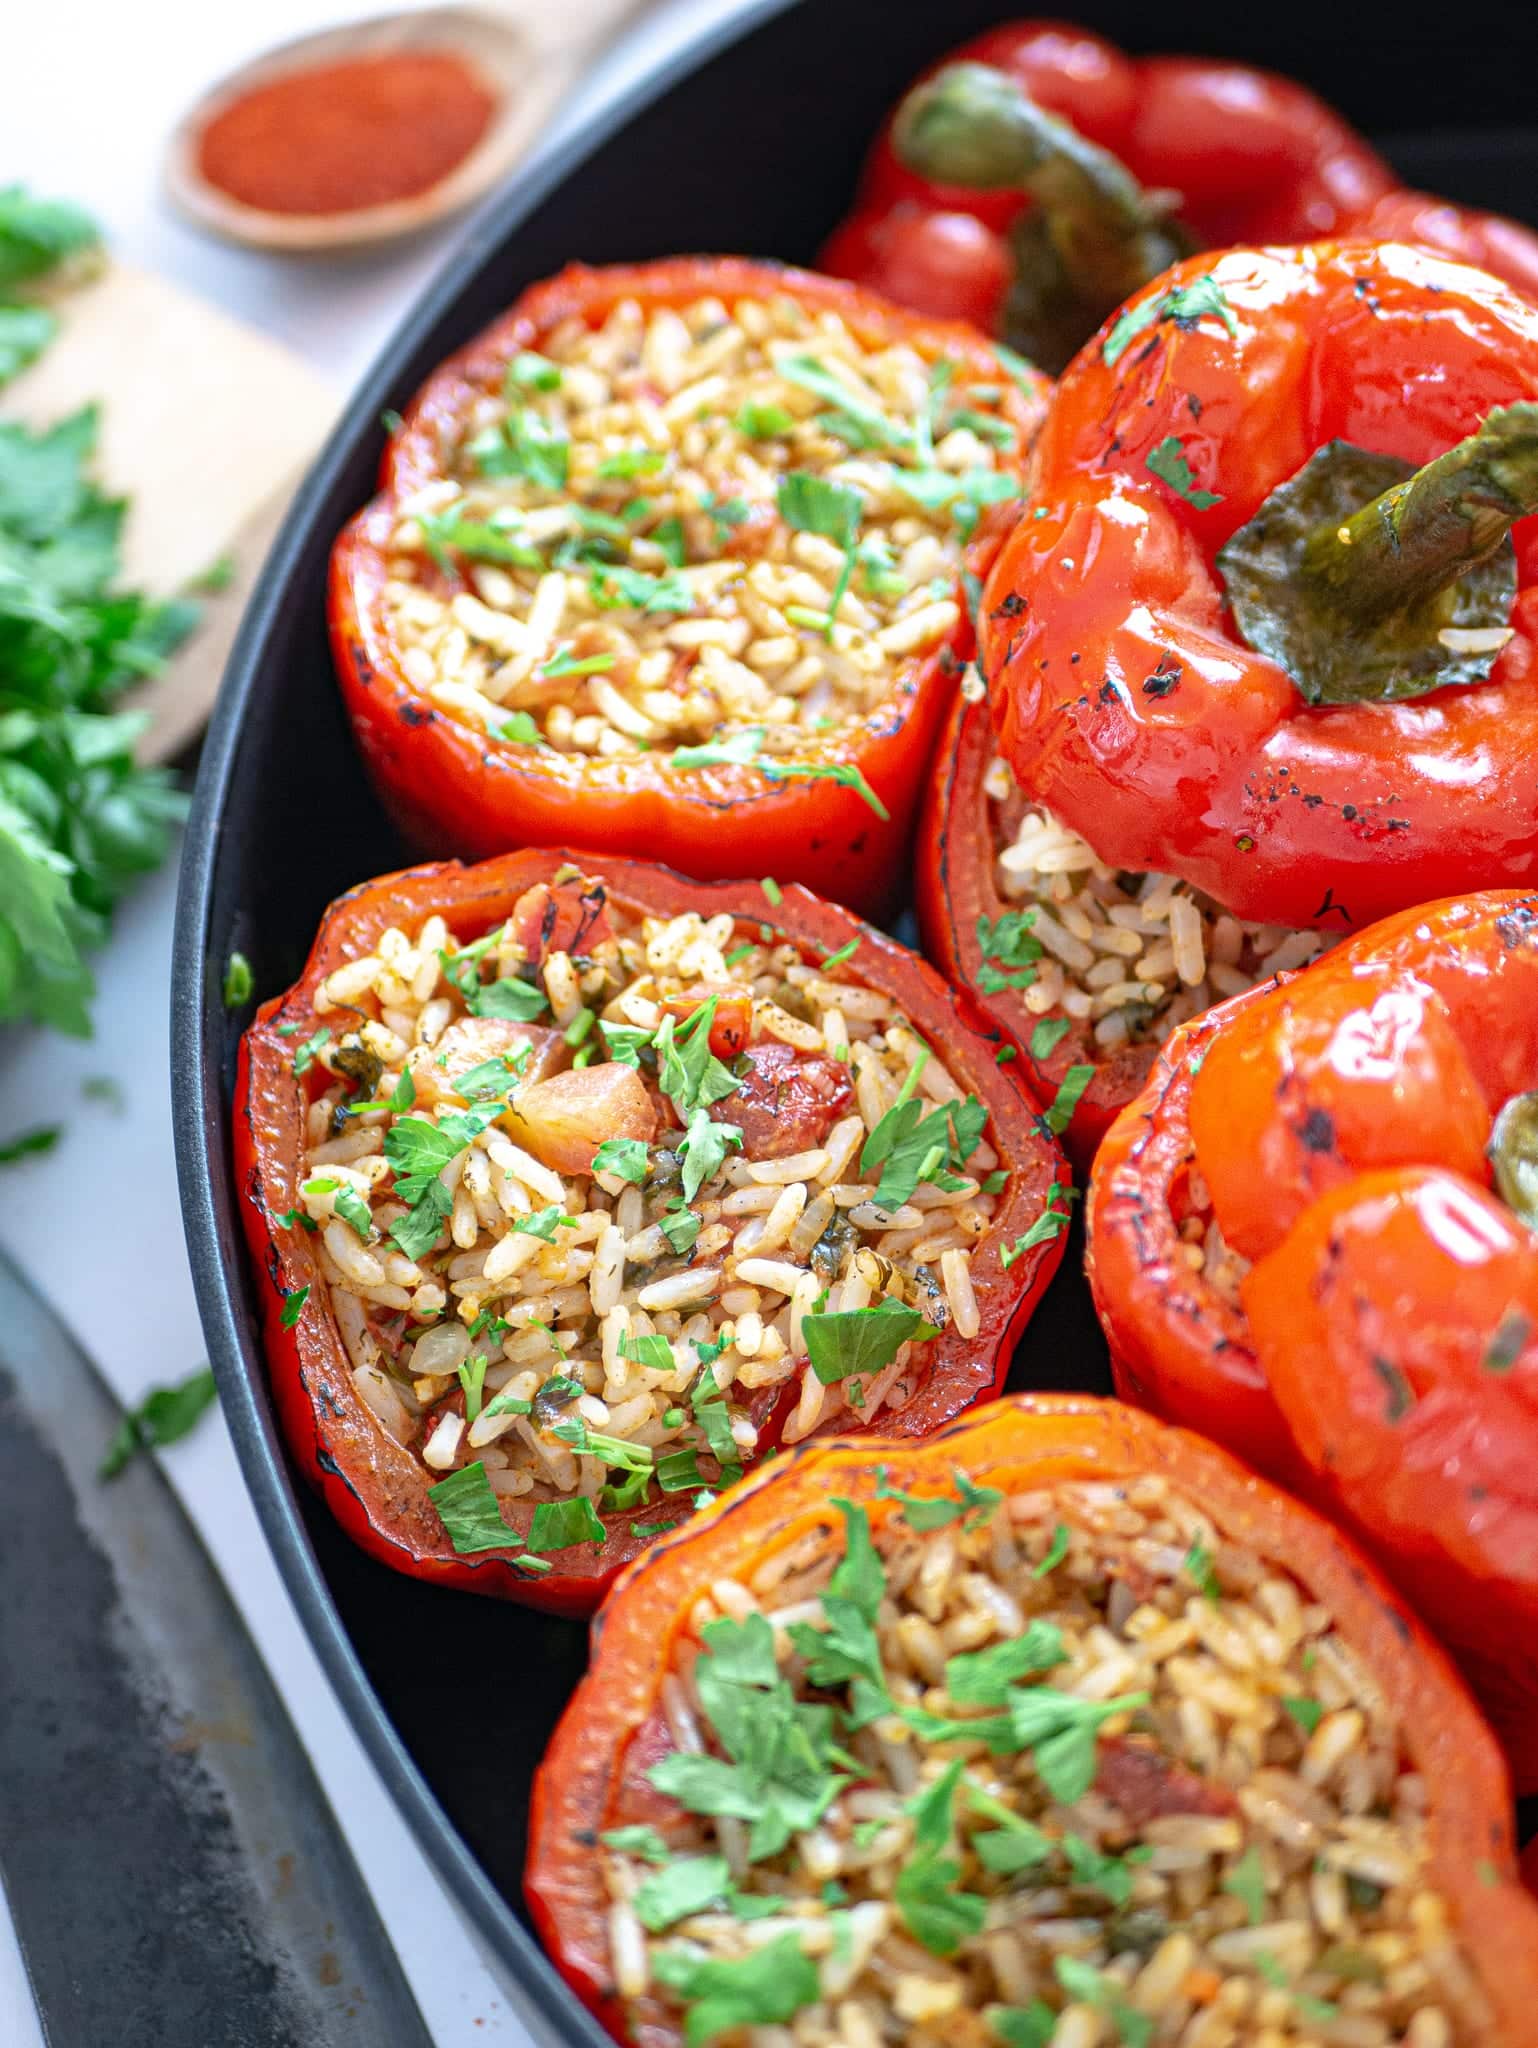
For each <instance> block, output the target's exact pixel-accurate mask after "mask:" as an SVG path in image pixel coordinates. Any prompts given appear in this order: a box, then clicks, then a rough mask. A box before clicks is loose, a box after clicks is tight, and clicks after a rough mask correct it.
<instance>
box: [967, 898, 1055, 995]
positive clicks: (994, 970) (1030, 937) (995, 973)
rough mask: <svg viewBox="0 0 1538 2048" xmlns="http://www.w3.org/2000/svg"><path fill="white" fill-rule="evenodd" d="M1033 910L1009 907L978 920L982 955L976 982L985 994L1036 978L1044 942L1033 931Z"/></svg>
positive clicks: (1024, 986)
mask: <svg viewBox="0 0 1538 2048" xmlns="http://www.w3.org/2000/svg"><path fill="white" fill-rule="evenodd" d="M1035 915H1036V913H1035V911H1034V910H1006V911H1004V912H1003V913H1002V914H1001V915H1000V916H998V917H996V918H990V917H988V916H986V915H984V916H981V917H979V918H978V920H977V943H978V946H979V948H980V949H981V952H982V956H983V964H982V966H981V968H980V969H979V970H978V976H977V985H978V987H979V988H980V989H981V990H982V992H983V994H984V995H988V996H996V995H998V994H999V992H1000V990H1002V989H1006V988H1029V987H1030V985H1031V983H1032V982H1033V981H1034V980H1035V979H1036V962H1037V961H1038V960H1039V959H1040V958H1041V955H1042V944H1041V941H1040V939H1038V938H1037V937H1036V936H1035V935H1034V934H1033V932H1032V931H1031V921H1032V919H1033V918H1034V917H1035Z"/></svg>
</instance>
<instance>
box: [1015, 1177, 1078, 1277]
mask: <svg viewBox="0 0 1538 2048" xmlns="http://www.w3.org/2000/svg"><path fill="white" fill-rule="evenodd" d="M1078 1196H1079V1191H1078V1189H1077V1188H1071V1187H1068V1186H1066V1185H1065V1183H1064V1182H1062V1181H1060V1180H1055V1181H1053V1183H1052V1185H1051V1187H1050V1188H1048V1190H1047V1206H1046V1208H1045V1209H1043V1211H1042V1212H1041V1214H1040V1215H1039V1216H1038V1217H1037V1218H1036V1221H1035V1222H1034V1223H1033V1224H1032V1225H1031V1227H1030V1228H1029V1230H1023V1231H1022V1232H1021V1233H1020V1235H1019V1236H1018V1237H1017V1238H1016V1239H1015V1241H1014V1243H1013V1244H1010V1245H1006V1246H1005V1247H1004V1249H1003V1251H1001V1252H1000V1253H999V1264H1000V1265H1001V1266H1002V1267H1003V1268H1004V1270H1005V1272H1006V1273H1007V1272H1008V1271H1009V1269H1010V1267H1011V1266H1012V1265H1013V1264H1014V1263H1015V1261H1016V1259H1020V1258H1023V1257H1024V1256H1025V1254H1026V1253H1027V1252H1028V1251H1031V1250H1032V1249H1034V1247H1035V1246H1036V1245H1039V1244H1050V1243H1051V1242H1052V1240H1053V1239H1054V1238H1056V1237H1060V1236H1061V1235H1062V1233H1063V1232H1064V1231H1065V1230H1066V1229H1067V1228H1068V1225H1069V1222H1070V1221H1071V1216H1070V1212H1069V1211H1068V1210H1067V1209H1060V1208H1059V1207H1058V1206H1057V1205H1058V1203H1059V1202H1070V1203H1071V1202H1075V1201H1077V1200H1078Z"/></svg>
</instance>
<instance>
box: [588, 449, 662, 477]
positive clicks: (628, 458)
mask: <svg viewBox="0 0 1538 2048" xmlns="http://www.w3.org/2000/svg"><path fill="white" fill-rule="evenodd" d="M666 462H667V456H666V454H664V452H663V451H662V450H661V449H660V448H622V449H620V451H619V453H618V454H617V455H606V456H605V457H604V459H603V461H602V462H600V463H599V465H598V474H599V475H600V476H601V477H634V476H655V475H656V474H657V471H658V470H659V469H661V468H662V467H663V466H664V464H665V463H666Z"/></svg>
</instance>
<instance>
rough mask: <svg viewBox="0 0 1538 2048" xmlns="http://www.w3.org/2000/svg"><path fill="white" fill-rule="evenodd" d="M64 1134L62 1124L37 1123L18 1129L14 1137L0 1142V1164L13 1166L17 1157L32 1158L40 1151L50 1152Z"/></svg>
mask: <svg viewBox="0 0 1538 2048" xmlns="http://www.w3.org/2000/svg"><path fill="white" fill-rule="evenodd" d="M63 1135H64V1126H63V1125H62V1124H38V1125H37V1126H36V1127H35V1128H34V1129H32V1130H30V1131H19V1132H18V1133H17V1134H16V1136H15V1137H14V1138H7V1139H6V1140H5V1142H4V1144H0V1166H14V1165H15V1164H16V1162H17V1160H18V1159H32V1158H35V1157H37V1156H38V1155H39V1154H40V1153H43V1152H51V1151H52V1150H53V1149H54V1147H55V1146H56V1145H57V1144H58V1142H59V1140H60V1139H61V1138H62V1137H63Z"/></svg>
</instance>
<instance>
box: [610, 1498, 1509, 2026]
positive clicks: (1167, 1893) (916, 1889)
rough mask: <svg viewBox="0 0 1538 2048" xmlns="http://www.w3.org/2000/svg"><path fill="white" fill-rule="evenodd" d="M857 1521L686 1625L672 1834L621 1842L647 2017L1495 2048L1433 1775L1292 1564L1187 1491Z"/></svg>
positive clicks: (624, 1979)
mask: <svg viewBox="0 0 1538 2048" xmlns="http://www.w3.org/2000/svg"><path fill="white" fill-rule="evenodd" d="M882 1497H884V1498H885V1499H888V1500H891V1499H899V1500H905V1499H906V1498H907V1497H906V1496H904V1495H902V1494H900V1493H896V1494H894V1493H891V1492H887V1493H885V1494H884V1496H882ZM979 1499H981V1501H982V1505H981V1507H979V1506H978V1505H977V1502H978V1500H979ZM838 1505H840V1506H841V1508H842V1510H843V1516H844V1526H839V1525H837V1524H834V1525H833V1526H830V1527H829V1528H828V1529H827V1530H826V1531H825V1533H824V1535H823V1536H822V1537H821V1538H815V1539H811V1540H808V1541H803V1542H801V1543H800V1544H798V1545H796V1546H794V1547H793V1548H792V1549H791V1550H789V1551H786V1552H784V1553H783V1554H781V1555H780V1556H779V1557H776V1558H771V1559H770V1560H768V1561H766V1562H765V1563H763V1564H761V1565H760V1566H758V1568H757V1569H756V1571H754V1572H753V1573H752V1574H750V1575H749V1576H748V1577H747V1579H746V1580H745V1581H738V1580H730V1581H728V1580H725V1579H721V1580H717V1581H715V1582H714V1583H713V1584H712V1585H711V1587H710V1588H709V1591H708V1593H706V1594H704V1595H703V1596H702V1598H701V1600H700V1602H699V1603H698V1605H697V1606H696V1608H695V1609H694V1610H693V1612H692V1614H691V1618H690V1628H689V1632H688V1634H687V1635H686V1636H685V1637H684V1638H683V1639H682V1640H681V1641H680V1642H679V1643H678V1644H677V1645H675V1648H674V1653H673V1667H672V1670H671V1672H670V1674H669V1676H668V1677H667V1679H666V1680H665V1681H664V1684H663V1688H662V1696H661V1697H662V1709H663V1711H664V1713H665V1716H666V1721H667V1725H668V1728H669V1729H670V1731H671V1734H672V1739H673V1744H674V1747H675V1751H676V1754H673V1755H668V1756H664V1758H663V1759H662V1760H661V1761H660V1762H658V1763H655V1764H653V1765H651V1766H650V1767H649V1768H648V1770H647V1772H646V1775H647V1776H648V1777H649V1778H650V1779H651V1785H652V1790H651V1792H650V1793H649V1794H648V1795H647V1800H648V1803H647V1807H646V1811H647V1817H648V1820H649V1821H650V1822H652V1823H653V1825H652V1826H651V1827H650V1828H649V1829H647V1830H637V1829H635V1828H633V1827H632V1828H629V1829H627V1828H626V1827H625V1826H624V1823H626V1822H627V1821H629V1820H630V1818H631V1816H630V1815H629V1814H628V1813H626V1812H625V1811H623V1810H620V1811H617V1812H616V1813H615V1814H614V1816H613V1818H614V1821H615V1823H616V1825H615V1826H613V1827H611V1828H610V1829H609V1830H608V1831H606V1834H605V1837H604V1841H605V1848H606V1861H605V1864H604V1874H605V1880H606V1883H607V1886H608V1890H609V1895H610V1899H611V1902H612V1903H611V1912H610V1934H611V1956H610V1962H611V1967H612V1968H613V1971H614V1974H615V1979H616V1983H617V1985H618V1989H619V1993H620V1996H621V1998H622V1999H623V2000H624V2001H625V2002H626V2003H627V2005H628V2006H629V2007H630V2008H631V2010H632V2012H635V2011H637V2010H639V2002H640V2001H643V2000H644V2001H647V2007H646V2010H647V2013H648V2018H649V2021H650V2023H651V2024H655V2023H656V2018H657V2016H658V2004H659V2003H660V2004H661V2005H662V2007H663V2008H664V2009H665V2010H666V2011H667V2012H668V2014H669V2016H670V2017H671V2016H672V2015H673V2014H677V2015H678V2017H679V2019H680V2020H681V2021H682V2020H687V2022H688V2035H687V2038H688V2039H689V2040H690V2041H691V2042H693V2041H705V2040H707V2039H718V2040H722V2041H726V2042H730V2043H753V2044H768V2043H771V2042H773V2043H775V2044H783V2048H790V2044H796V2048H880V2044H884V2043H896V2042H901V2043H904V2044H909V2048H942V2044H957V2043H960V2044H963V2048H985V2044H988V2043H991V2042H995V2041H1004V2042H1018V2041H1025V2042H1030V2043H1033V2044H1042V2048H1113V2044H1116V2043H1124V2044H1130V2048H1241V2044H1242V2048H1286V2044H1292V2043H1298V2044H1303V2043H1310V2044H1328V2048H1475V2044H1476V2043H1477V2042H1479V2041H1480V2040H1482V2039H1483V2038H1485V2037H1486V2029H1487V2028H1488V2025H1489V2014H1488V2010H1487V2008H1486V2005H1485V2002H1484V1999H1483V1995H1482V1993H1481V1991H1480V1989H1479V1986H1478V1984H1477V1982H1476V1981H1475V1979H1474V1977H1473V1975H1472V1972H1471V1971H1470V1969H1469V1967H1468V1965H1467V1963H1466V1962H1465V1961H1464V1959H1463V1957H1462V1956H1461V1954H1460V1952H1459V1949H1458V1945H1457V1941H1456V1937H1455V1934H1454V1932H1453V1930H1452V1926H1451V1923H1450V1917H1449V1914H1448V1912H1447V1909H1446V1906H1445V1904H1444V1902H1443V1901H1442V1900H1441V1899H1440V1898H1439V1897H1437V1896H1436V1895H1435V1894H1434V1893H1433V1892H1432V1891H1431V1890H1430V1889H1429V1888H1428V1886H1427V1883H1426V1875H1425V1873H1426V1867H1427V1857H1426V1845H1425V1807H1426V1792H1425V1787H1424V1784H1423V1783H1422V1781H1421V1780H1420V1779H1419V1778H1418V1777H1417V1776H1416V1775H1415V1774H1414V1772H1413V1771H1411V1769H1410V1768H1409V1766H1408V1763H1407V1761H1406V1758H1405V1755H1404V1751H1403V1748H1402V1744H1401V1739H1400V1732H1399V1730H1398V1728H1397V1726H1396V1724H1395V1721H1394V1719H1393V1716H1392V1714H1391V1712H1390V1711H1389V1709H1388V1707H1387V1705H1386V1703H1385V1702H1384V1700H1383V1698H1382V1696H1381V1694H1380V1692H1379V1690H1378V1688H1377V1686H1376V1685H1375V1683H1374V1681H1373V1679H1372V1677H1371V1676H1370V1674H1369V1673H1368V1672H1367V1671H1366V1670H1365V1669H1364V1668H1363V1667H1362V1665H1361V1664H1360V1662H1359V1661H1358V1659H1357V1658H1356V1657H1355V1656H1354V1655H1353V1653H1352V1651H1351V1650H1350V1649H1349V1648H1348V1646H1347V1645H1346V1643H1345V1642H1344V1641H1343V1640H1342V1638H1341V1637H1340V1636H1339V1634H1338V1633H1337V1632H1336V1630H1335V1628H1334V1626H1333V1623H1332V1617H1331V1616H1330V1614H1329V1613H1328V1612H1326V1611H1325V1610H1324V1609H1323V1608H1322V1607H1320V1606H1319V1605H1318V1604H1317V1603H1314V1602H1312V1601H1310V1600H1309V1599H1308V1598H1307V1596H1306V1594H1305V1593H1304V1591H1303V1590H1302V1589H1301V1588H1300V1587H1299V1586H1298V1585H1297V1584H1296V1583H1295V1582H1294V1581H1293V1580H1292V1579H1291V1578H1290V1577H1289V1576H1288V1575H1287V1573H1286V1572H1285V1571H1284V1570H1282V1569H1280V1568H1278V1567H1277V1566H1276V1565H1274V1564H1272V1563H1270V1562H1268V1561H1267V1560H1264V1559H1262V1558H1260V1557H1259V1556H1257V1555H1255V1554H1254V1553H1252V1552H1250V1551H1249V1550H1247V1549H1246V1548H1245V1547H1244V1546H1242V1545H1240V1544H1237V1543H1234V1542H1229V1541H1227V1540H1225V1539H1224V1538H1223V1537H1222V1536H1221V1535H1220V1534H1219V1533H1218V1532H1217V1531H1216V1530H1215V1529H1214V1528H1213V1526H1212V1525H1211V1523H1210V1522H1209V1521H1208V1520H1207V1518H1206V1517H1205V1516H1204V1515H1203V1513H1202V1511H1201V1509H1200V1508H1199V1506H1197V1505H1196V1504H1194V1503H1192V1502H1191V1501H1189V1500H1186V1499H1184V1498H1183V1497H1182V1496H1180V1495H1179V1494H1178V1493H1177V1492H1176V1491H1175V1490H1174V1489H1172V1488H1170V1487H1169V1486H1168V1485H1167V1483H1166V1482H1165V1481H1163V1480H1162V1479H1159V1478H1155V1477H1148V1478H1146V1479H1142V1480H1138V1481H1134V1482H1132V1483H1130V1484H1128V1485H1125V1486H1111V1485H1096V1484H1091V1483H1084V1482H1078V1483H1065V1484H1060V1485H1058V1486H1057V1487H1055V1488H1054V1489H1052V1490H1051V1491H1046V1490H1043V1491H1041V1492H1033V1493H1031V1494H1029V1495H1021V1496H1016V1497H1014V1498H1012V1499H1008V1500H1003V1501H1001V1500H1000V1499H999V1496H998V1495H997V1493H993V1494H991V1495H982V1494H981V1493H980V1490H979V1489H977V1488H976V1487H973V1488H971V1489H970V1498H969V1496H968V1495H967V1494H963V1493H960V1492H958V1497H957V1500H956V1503H955V1512H954V1514H953V1515H951V1516H949V1517H948V1518H947V1517H942V1516H941V1515H940V1514H939V1511H938V1510H937V1509H935V1507H934V1504H933V1503H931V1502H928V1501H926V1502H924V1503H922V1504H919V1505H918V1506H917V1507H904V1508H902V1509H901V1510H900V1511H896V1512H892V1513H891V1514H890V1518H889V1519H887V1520H886V1521H885V1522H883V1523H881V1524H880V1525H879V1526H878V1528H877V1530H876V1533H875V1540H874V1545H873V1546H871V1545H870V1544H869V1542H868V1536H867V1527H868V1525H867V1523H866V1519H865V1516H864V1515H863V1514H862V1513H861V1512H860V1511H858V1510H854V1509H851V1508H850V1507H849V1505H848V1504H847V1503H843V1504H838ZM909 1515H911V1516H912V1522H911V1523H909V1522H908V1521H907V1517H908V1516H909ZM832 1521H833V1518H832V1517H831V1516H830V1523H832ZM1193 1574H1194V1576H1193ZM738 1695H741V1696H742V1697H741V1698H740V1699H739V1698H738V1697H737V1696H738ZM745 1704H746V1705H748V1706H751V1708H752V1711H751V1713H748V1714H746V1715H744V1714H742V1713H737V1714H734V1713H733V1712H731V1711H730V1710H731V1709H732V1708H733V1707H734V1706H736V1707H741V1706H743V1705H745ZM792 1722H796V1723H797V1724H798V1725H799V1728H800V1742H799V1747H798V1746H797V1743H796V1742H792V1741H787V1743H786V1744H785V1745H783V1746H782V1747H781V1749H780V1750H779V1751H778V1752H775V1751H773V1746H772V1745H771V1744H770V1743H769V1740H768V1735H767V1734H766V1733H765V1731H766V1730H768V1729H771V1728H772V1726H773V1725H778V1724H780V1723H784V1724H785V1725H786V1727H787V1729H789V1727H790V1724H791V1723H792ZM958 1725H959V1727H960V1728H961V1729H965V1728H967V1727H975V1728H976V1729H977V1730H978V1731H979V1734H978V1736H977V1737H975V1738H974V1737H970V1736H967V1735H964V1734H960V1733H958V1732H957V1730H958ZM1058 1729H1060V1730H1063V1731H1066V1732H1065V1733H1063V1734H1060V1735H1054V1734H1053V1733H1052V1731H1053V1730H1058ZM1075 1731H1077V1732H1075ZM755 1745H756V1747H755ZM649 1748H650V1745H649ZM750 1752H751V1754H750ZM774 1754H779V1755H781V1756H782V1757H783V1758H784V1759H786V1760H787V1762H786V1767H785V1769H784V1771H783V1772H782V1773H781V1776H780V1778H778V1779H777V1778H776V1776H775V1771H774V1767H773V1755H774ZM808 1755H810V1757H811V1759H812V1762H811V1764H810V1766H808V1765H807V1764H806V1758H807V1757H808ZM792 1756H797V1757H798V1758H799V1759H800V1761H799V1762H798V1763H797V1764H796V1766H795V1767H794V1768H791V1767H790V1764H789V1761H788V1760H789V1759H790V1758H791V1757H792ZM739 1758H740V1759H742V1761H739ZM625 1782H626V1783H629V1782H630V1781H629V1780H628V1779H627V1780H626V1781H625ZM637 1782H639V1781H637ZM723 1791H724V1792H725V1794H726V1796H725V1797H724V1798H723V1796H722V1794H723ZM658 1792H662V1793H663V1794H664V1795H665V1796H666V1797H667V1798H668V1799H670V1800H671V1801H673V1802H674V1809H675V1810H672V1811H668V1810H666V1809H664V1810H663V1811H662V1812H660V1813H659V1809H658V1806H657V1799H656V1794H657V1793H658ZM712 1808H715V1809H718V1810H719V1809H723V1808H724V1812H722V1813H721V1814H720V1817H712V1812H711V1809H712ZM771 1946H772V1947H773V1948H774V1952H775V1955H776V1958H777V1960H778V1962H779V1968H778V1969H777V1970H776V1971H775V1972H773V1973H757V1972H755V1971H754V1970H753V1968H752V1967H751V1966H752V1963H753V1959H754V1958H756V1957H760V1956H762V1954H763V1953H764V1951H765V1950H766V1949H767V1948H770V1947H771ZM708 1965H715V1966H717V1967H716V1968H714V1969H710V1968H707V1966H708ZM739 1970H740V1974H734V1973H737V1972H739ZM728 1988H729V1989H730V1990H731V1992H732V1994H733V1999H732V2000H731V2001H728V2002H727V2003H724V2004H723V2003H720V2002H712V2001H713V2000H716V2001H719V1997H720V1994H721V1993H722V1992H723V1990H726V1989H728ZM734 2014H735V2015H736V2021H735V2023H734V2022H733V2015H734ZM770 2021H772V2022H774V2025H773V2026H772V2027H770V2026H769V2025H768V2024H766V2023H768V2022H770ZM723 2022H724V2023H723ZM760 2028H762V2031H760Z"/></svg>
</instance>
